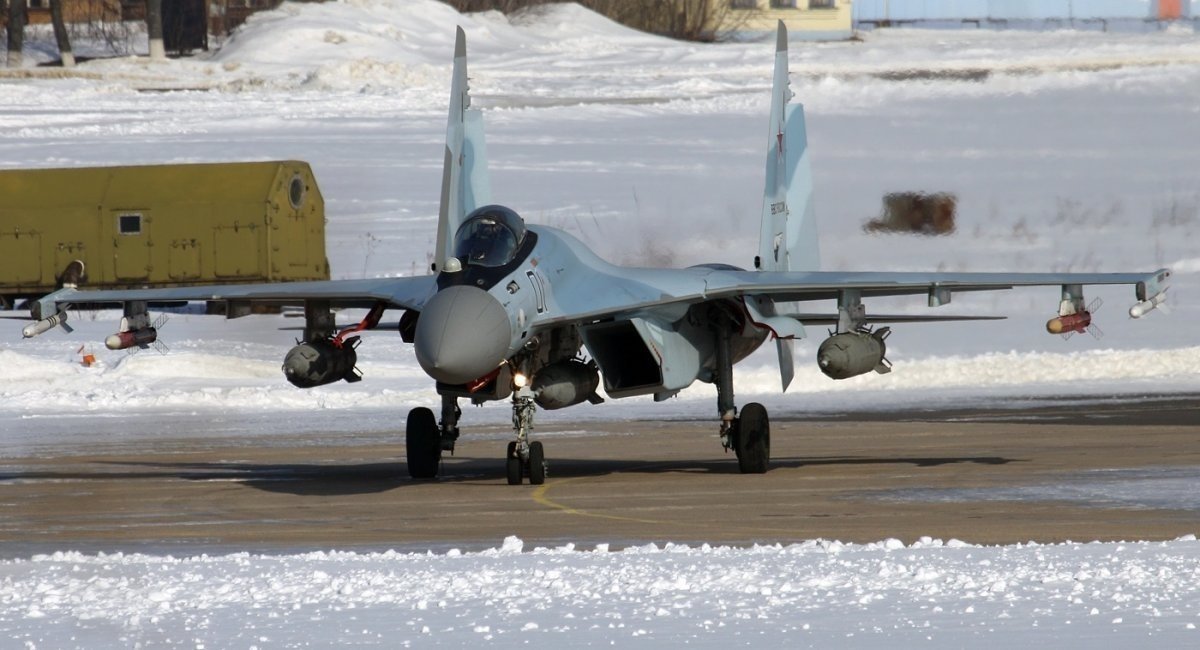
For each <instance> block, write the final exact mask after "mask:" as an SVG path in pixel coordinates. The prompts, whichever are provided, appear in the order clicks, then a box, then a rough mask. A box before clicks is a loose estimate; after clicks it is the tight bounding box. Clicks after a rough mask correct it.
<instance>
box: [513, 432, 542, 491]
mask: <svg viewBox="0 0 1200 650" xmlns="http://www.w3.org/2000/svg"><path fill="white" fill-rule="evenodd" d="M504 468H505V473H506V474H507V477H508V484H509V485H520V484H521V483H522V481H523V480H524V479H525V478H526V477H528V478H529V484H530V485H541V484H543V483H545V482H546V453H545V450H544V449H543V448H542V442H541V441H540V440H535V441H533V442H531V443H529V447H528V449H526V451H525V454H524V455H522V454H521V452H520V449H519V447H518V445H517V442H516V441H513V442H510V443H508V454H507V457H506V459H505V464H504Z"/></svg>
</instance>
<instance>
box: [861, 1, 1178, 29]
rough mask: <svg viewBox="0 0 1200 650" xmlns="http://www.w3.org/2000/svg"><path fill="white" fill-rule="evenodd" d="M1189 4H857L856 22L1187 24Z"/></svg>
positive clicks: (1075, 2)
mask: <svg viewBox="0 0 1200 650" xmlns="http://www.w3.org/2000/svg"><path fill="white" fill-rule="evenodd" d="M1192 4H1193V0H922V1H920V2H913V1H911V0H858V1H857V2H856V3H855V5H854V21H855V23H856V24H861V25H865V26H884V25H903V24H912V23H930V22H947V21H949V22H967V23H974V24H976V25H982V24H984V23H1000V24H1004V23H1047V22H1048V23H1064V22H1073V21H1105V20H1126V21H1128V20H1133V21H1168V20H1178V19H1186V18H1190V17H1191V16H1192Z"/></svg>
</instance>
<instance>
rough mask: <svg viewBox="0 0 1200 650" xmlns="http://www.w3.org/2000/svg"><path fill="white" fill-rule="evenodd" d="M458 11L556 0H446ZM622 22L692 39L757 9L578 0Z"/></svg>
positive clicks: (723, 3) (719, 1) (740, 21)
mask: <svg viewBox="0 0 1200 650" xmlns="http://www.w3.org/2000/svg"><path fill="white" fill-rule="evenodd" d="M443 1H444V2H446V4H449V5H451V6H453V7H454V8H455V9H458V10H459V11H487V10H496V11H501V12H504V13H514V12H518V11H521V10H524V9H528V8H530V7H535V6H538V5H544V4H550V3H551V2H553V1H554V0H443ZM578 2H579V3H580V4H582V5H583V6H585V7H587V8H588V9H591V10H592V11H595V12H597V13H599V14H602V15H604V16H607V17H608V18H611V19H613V20H615V21H616V22H619V23H621V24H623V25H627V26H629V27H632V28H634V29H640V30H642V31H644V32H651V33H654V34H662V35H664V36H670V37H672V38H678V39H683V40H689V41H710V40H713V39H715V38H716V37H717V36H718V35H719V33H720V32H728V31H734V30H736V29H737V28H739V27H741V26H744V25H745V24H746V22H747V21H748V20H749V19H750V18H751V17H752V16H753V15H754V14H755V12H756V10H754V9H738V10H733V8H732V3H730V2H728V0H578Z"/></svg>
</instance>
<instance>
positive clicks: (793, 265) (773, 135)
mask: <svg viewBox="0 0 1200 650" xmlns="http://www.w3.org/2000/svg"><path fill="white" fill-rule="evenodd" d="M788 85H789V84H788V36H787V28H786V27H784V25H783V21H779V31H778V36H777V37H776V44H775V78H774V81H773V83H772V86H771V121H770V124H769V128H768V131H767V164H766V184H765V187H764V188H763V207H762V229H761V231H760V234H759V246H758V257H757V258H756V260H755V266H756V267H757V268H758V269H759V270H761V271H816V270H819V269H820V266H821V263H820V254H819V252H818V250H817V222H816V214H815V213H814V210H813V197H812V169H811V167H810V165H809V160H808V136H807V134H806V133H805V127H804V106H803V105H802V104H800V103H798V102H797V103H795V104H793V103H790V102H791V98H792V91H791V89H790V88H789V87H788Z"/></svg>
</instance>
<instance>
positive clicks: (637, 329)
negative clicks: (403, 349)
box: [414, 226, 767, 397]
mask: <svg viewBox="0 0 1200 650" xmlns="http://www.w3.org/2000/svg"><path fill="white" fill-rule="evenodd" d="M729 268H730V267H722V266H719V265H710V266H703V267H693V268H689V269H644V268H632V267H621V266H616V265H614V264H610V263H609V262H606V261H605V260H603V259H601V258H600V257H599V256H597V255H596V254H595V253H594V252H592V251H591V250H590V249H589V248H588V247H587V246H586V245H584V244H583V243H582V242H580V241H579V240H578V239H576V238H575V237H573V236H572V235H570V234H569V233H566V232H564V231H562V230H558V229H555V228H550V227H545V226H530V227H528V233H527V235H526V240H525V242H523V245H522V246H521V248H520V250H519V251H518V254H517V255H515V256H514V258H513V259H512V260H511V261H510V262H509V263H507V264H505V265H503V266H499V267H496V266H493V267H482V266H472V265H471V264H470V263H467V264H466V265H465V266H463V267H462V268H461V269H460V270H454V271H443V272H442V273H440V274H439V276H438V292H437V293H436V294H435V295H434V296H432V297H431V298H430V299H429V301H428V302H427V303H426V304H425V306H424V308H423V309H422V311H421V315H420V318H419V320H418V322H417V327H416V332H415V339H414V343H415V347H416V354H417V359H418V361H419V363H420V364H421V367H422V368H423V369H424V371H425V372H426V373H427V374H428V375H429V376H430V377H432V378H433V379H435V380H437V381H438V382H441V383H443V384H448V385H469V384H472V383H473V382H477V381H479V380H481V379H484V378H486V377H488V376H489V375H492V374H494V373H495V372H496V370H497V369H498V368H500V367H502V366H505V365H508V366H510V367H512V369H513V370H514V371H517V370H519V371H521V372H524V373H529V374H530V375H531V376H533V375H536V373H537V372H538V371H539V370H541V369H542V368H544V367H546V366H548V365H551V364H554V363H557V362H561V361H563V360H564V359H569V358H573V357H575V356H577V355H578V354H579V352H580V348H581V347H587V348H588V352H589V353H590V356H591V357H592V358H593V359H595V360H596V361H597V363H598V364H599V366H600V370H601V372H602V374H604V376H605V387H606V389H607V390H608V392H609V394H610V395H611V396H614V397H624V396H628V395H633V394H649V393H653V394H655V395H660V394H664V393H672V394H673V392H677V391H678V390H680V389H682V388H685V387H686V386H687V385H690V384H691V383H692V382H694V381H696V380H697V379H699V380H702V381H710V380H711V378H712V373H713V369H714V367H715V341H716V336H717V333H716V332H717V330H716V328H722V327H723V328H728V330H729V332H730V334H731V337H732V338H731V343H732V352H733V358H734V360H735V362H736V361H738V360H741V359H742V358H744V357H745V356H747V355H749V354H750V353H751V352H753V351H754V350H755V349H756V348H757V347H758V346H759V345H761V344H762V342H763V341H764V340H765V337H766V335H767V331H766V330H764V329H762V328H759V327H754V326H753V325H751V324H750V323H749V322H748V319H746V318H745V308H744V306H743V305H741V301H740V299H736V300H725V301H713V302H706V303H701V304H687V303H682V302H681V303H679V304H669V305H662V304H660V303H662V301H663V298H664V297H670V296H671V295H689V294H694V293H697V292H698V291H703V287H704V286H705V281H706V280H705V279H706V277H707V276H710V275H711V274H713V273H719V272H721V271H722V270H726V269H729ZM664 287H669V288H677V291H672V292H671V294H667V293H666V292H667V291H670V289H664ZM639 305H645V307H639ZM613 306H619V307H622V308H625V307H627V309H623V310H622V313H621V315H620V316H617V317H613V316H611V307H613ZM589 311H594V312H597V313H601V312H606V311H607V312H610V315H606V316H605V317H604V318H603V319H595V320H589V319H588V318H587V317H586V314H587V313H588V312H589ZM564 314H571V315H573V316H572V317H571V318H569V319H567V318H564ZM580 314H584V316H583V317H580V316H579V315H580ZM626 324H628V325H629V328H627V329H628V332H624V333H619V335H617V334H614V332H618V331H619V330H620V328H621V327H623V326H625V325H626ZM631 337H638V339H640V341H641V342H642V343H643V344H644V345H645V350H642V349H641V348H638V347H637V345H636V340H638V339H634V338H631ZM550 341H554V342H555V344H554V345H553V346H550V345H549V344H550ZM562 342H567V344H566V345H563V344H562ZM547 347H554V348H556V349H553V350H547V349H546V348H547ZM630 347H634V348H637V349H627V348H630ZM638 355H641V356H642V357H644V359H641V360H639V359H637V358H636V357H637V356H638ZM632 364H639V365H640V366H647V365H649V364H653V365H657V366H658V375H657V376H654V375H653V373H652V372H648V370H647V369H642V370H640V371H639V372H640V373H641V374H640V375H639V378H637V379H632V380H631V381H635V382H638V383H635V384H626V385H624V386H622V384H621V383H620V381H619V380H615V376H616V375H621V376H622V377H625V376H630V373H631V372H632V370H634V368H632ZM610 375H613V376H610Z"/></svg>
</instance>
